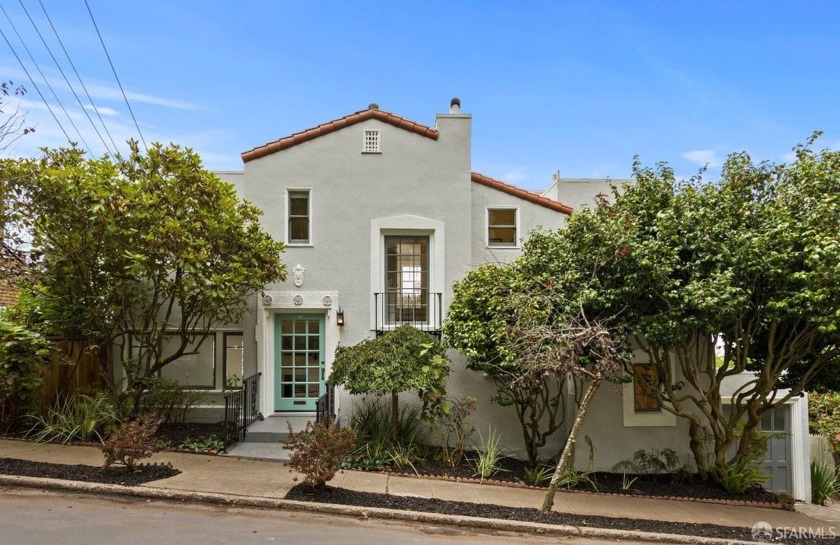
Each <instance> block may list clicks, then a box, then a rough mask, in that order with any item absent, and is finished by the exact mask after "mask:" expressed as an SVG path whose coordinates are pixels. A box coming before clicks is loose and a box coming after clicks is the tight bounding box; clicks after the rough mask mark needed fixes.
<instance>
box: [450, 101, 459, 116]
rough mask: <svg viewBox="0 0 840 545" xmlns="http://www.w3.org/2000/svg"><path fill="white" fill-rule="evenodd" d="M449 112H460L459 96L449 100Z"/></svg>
mask: <svg viewBox="0 0 840 545" xmlns="http://www.w3.org/2000/svg"><path fill="white" fill-rule="evenodd" d="M449 113H450V114H460V113H461V99H460V98H453V99H452V100H451V101H450V102H449Z"/></svg>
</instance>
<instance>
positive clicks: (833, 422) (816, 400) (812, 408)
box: [808, 392, 840, 451]
mask: <svg viewBox="0 0 840 545" xmlns="http://www.w3.org/2000/svg"><path fill="white" fill-rule="evenodd" d="M808 420H809V427H810V429H811V433H815V434H819V435H825V436H826V437H828V441H829V443H831V448H832V449H833V450H834V451H838V450H840V393H838V392H828V393H825V394H811V395H809V396H808Z"/></svg>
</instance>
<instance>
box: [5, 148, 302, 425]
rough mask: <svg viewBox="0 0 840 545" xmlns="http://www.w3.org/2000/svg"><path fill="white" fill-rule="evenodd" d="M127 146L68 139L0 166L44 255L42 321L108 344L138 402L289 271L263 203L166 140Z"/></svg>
mask: <svg viewBox="0 0 840 545" xmlns="http://www.w3.org/2000/svg"><path fill="white" fill-rule="evenodd" d="M129 146H130V149H131V153H130V155H129V156H127V157H125V158H117V159H116V160H111V159H109V158H107V157H106V158H103V159H86V158H84V156H83V153H82V152H81V151H79V150H78V149H76V148H70V149H59V150H46V151H45V153H44V156H43V157H41V158H39V159H22V160H6V161H3V162H2V163H0V169H2V173H3V176H2V178H3V179H6V180H10V182H11V183H12V184H13V187H14V194H15V195H16V202H17V204H18V206H19V208H18V209H19V210H22V211H25V212H24V213H25V219H26V221H27V223H28V225H29V226H30V229H31V233H32V239H33V242H32V245H33V248H35V249H36V250H37V251H38V252H39V253H40V254H41V255H42V258H41V259H40V260H39V261H38V263H37V267H36V274H35V277H34V279H33V282H32V283H31V289H32V291H33V294H34V296H35V298H36V299H37V301H38V303H39V307H38V312H39V314H40V322H41V324H42V327H43V328H44V329H45V330H47V331H49V332H50V333H53V334H60V335H64V336H67V337H73V338H83V339H87V340H89V342H90V344H92V345H99V346H101V347H103V348H107V347H110V346H112V345H116V346H117V348H118V350H119V351H120V356H121V357H122V361H123V362H124V365H123V367H124V369H123V372H124V375H125V377H124V378H125V380H126V387H127V388H126V390H125V392H126V394H125V395H126V397H129V398H130V399H131V401H132V407H133V410H134V411H135V413H136V412H137V411H139V407H140V403H139V401H140V398H141V396H142V395H143V392H144V390H145V389H146V387H147V386H149V385H150V381H151V380H152V379H153V378H154V377H156V376H157V374H158V372H159V371H160V370H161V369H163V368H164V367H165V366H166V365H168V364H170V363H171V362H173V361H175V360H177V359H178V358H180V357H182V356H184V355H188V354H195V353H197V351H198V350H199V348H200V346H201V343H202V342H203V340H204V339H205V338H206V337H207V336H208V335H209V333H210V332H211V331H212V330H213V328H214V327H216V326H217V325H220V324H225V323H232V322H237V321H238V320H239V319H240V318H241V317H242V315H243V314H244V313H245V312H246V311H247V305H246V302H245V297H246V296H247V295H249V294H251V293H254V292H256V291H258V290H260V289H262V288H263V287H264V286H265V285H266V284H269V283H272V282H276V281H279V280H282V279H283V278H285V274H286V271H285V266H284V265H283V264H282V263H281V262H280V259H279V253H280V252H281V251H282V249H283V245H282V244H281V243H279V242H275V241H273V240H272V239H271V237H270V236H269V235H268V234H267V233H265V232H264V231H262V229H261V228H260V225H259V216H260V214H261V212H260V211H259V210H258V209H257V208H255V207H254V206H252V205H251V204H249V203H247V202H242V201H240V200H239V199H238V198H237V196H236V193H235V191H234V189H233V187H232V186H230V185H229V184H226V183H224V182H222V181H220V180H219V179H218V178H217V177H216V176H215V175H214V174H212V173H210V172H208V171H207V170H205V169H204V168H202V165H201V160H200V158H199V157H198V155H196V154H195V153H194V152H192V151H191V150H189V149H185V148H181V147H179V146H177V145H174V144H171V145H169V146H162V145H160V144H154V145H153V146H152V147H151V148H150V149H149V150H148V153H146V154H143V153H141V152H140V150H139V148H138V145H137V143H136V142H130V143H129ZM108 360H109V358H107V357H106V358H103V361H105V362H107V361H108ZM114 386H116V385H114Z"/></svg>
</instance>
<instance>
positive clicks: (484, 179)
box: [470, 172, 572, 216]
mask: <svg viewBox="0 0 840 545" xmlns="http://www.w3.org/2000/svg"><path fill="white" fill-rule="evenodd" d="M470 177H471V179H472V181H473V182H475V183H477V184H481V185H486V186H487V187H492V188H493V189H496V190H498V191H501V192H503V193H507V194H508V195H513V196H514V197H519V198H520V199H524V200H526V201H528V202H532V203H534V204H538V205H540V206H544V207H546V208H550V209H551V210H556V211H557V212H562V213H563V214H566V215H567V216H571V215H572V207H571V206H569V205H566V204H563V203H561V202H558V201H554V200H551V199H549V198H548V197H543V196H541V195H536V194H534V193H531V192H530V191H525V190H524V189H520V188H518V187H516V186H513V185H510V184H506V183H504V182H500V181H499V180H494V179H493V178H490V177H489V176H485V175H484V174H479V173H478V172H473V173H471V175H470Z"/></svg>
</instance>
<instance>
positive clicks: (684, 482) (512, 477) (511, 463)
mask: <svg viewBox="0 0 840 545" xmlns="http://www.w3.org/2000/svg"><path fill="white" fill-rule="evenodd" d="M500 467H501V471H499V472H498V473H496V474H495V475H493V476H492V477H490V479H485V480H484V481H483V482H485V483H488V484H496V485H508V486H510V485H514V486H521V487H530V488H535V487H533V486H530V485H528V484H527V483H526V482H525V468H526V467H528V466H527V463H526V462H523V461H521V460H515V459H513V458H503V459H502V460H501V462H500ZM414 469H415V470H416V472H415V471H412V469H411V468H408V469H406V468H403V469H399V470H393V469H392V470H390V473H392V474H397V475H400V476H406V477H413V476H421V477H432V478H441V479H448V480H457V481H461V482H475V483H478V482H482V480H481V479H479V478H478V477H476V475H475V469H474V468H473V466H472V465H470V464H469V463H466V464H461V465H459V466H456V467H451V466H448V465H446V464H442V463H435V462H430V461H425V460H423V461H420V462H415V463H414ZM549 476H550V473H549ZM587 477H588V479H589V481H591V482H589V481H587V480H581V481H580V482H579V483H577V484H575V485H574V486H572V487H571V488H569V489H568V490H572V491H575V492H597V493H599V494H619V495H625V496H635V497H649V498H678V499H681V500H692V501H704V502H713V503H727V504H734V505H751V506H756V507H772V508H779V507H781V504H780V503H779V502H778V500H777V498H776V494H774V493H772V492H767V491H766V490H764V489H763V488H762V487H761V486H755V487H752V488H750V489H748V490H747V491H746V492H744V493H743V494H736V493H734V492H730V491H728V490H726V489H724V488H723V487H721V486H719V485H718V484H716V483H714V482H713V481H703V480H702V479H700V478H698V477H697V476H696V475H692V474H681V473H677V474H674V475H629V474H628V475H626V476H624V475H622V474H620V473H600V472H598V473H590V474H588V475H587ZM631 481H632V484H630V486H629V487H627V486H625V482H626V483H630V482H631ZM547 485H548V483H544V484H543V485H542V486H541V487H539V488H545V487H546V486H547ZM563 490H567V489H565V488H564V489H563Z"/></svg>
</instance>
